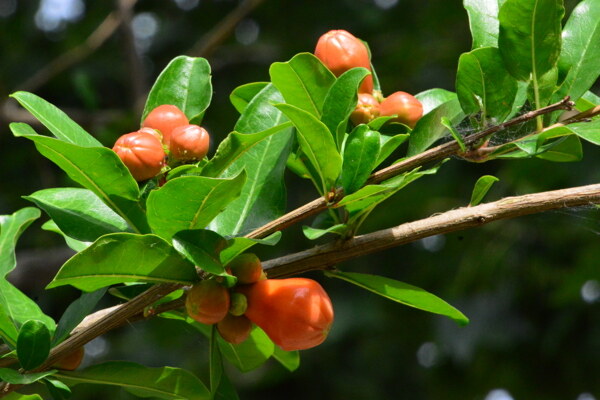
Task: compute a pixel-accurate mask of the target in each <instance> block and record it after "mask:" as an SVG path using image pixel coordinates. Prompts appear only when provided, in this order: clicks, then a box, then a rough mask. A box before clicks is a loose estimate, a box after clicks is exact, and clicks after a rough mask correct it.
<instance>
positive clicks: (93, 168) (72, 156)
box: [10, 123, 148, 232]
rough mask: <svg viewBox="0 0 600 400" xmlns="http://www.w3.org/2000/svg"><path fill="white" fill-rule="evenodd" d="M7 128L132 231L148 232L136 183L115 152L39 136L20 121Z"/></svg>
mask: <svg viewBox="0 0 600 400" xmlns="http://www.w3.org/2000/svg"><path fill="white" fill-rule="evenodd" d="M10 129H11V130H12V132H13V134H14V135H15V136H23V137H25V138H27V139H29V140H31V141H33V142H34V143H35V146H36V148H37V149H38V151H39V152H40V153H41V154H42V155H43V156H44V157H46V158H48V159H49V160H50V161H52V162H54V163H55V164H56V165H58V166H59V167H60V168H61V169H62V170H63V171H65V172H66V173H67V175H69V177H70V178H71V179H73V180H74V181H75V182H77V183H79V184H80V185H82V186H83V187H85V188H86V189H89V190H91V191H92V192H94V193H95V194H96V196H98V197H99V198H100V199H101V200H102V201H103V202H104V203H105V204H106V205H108V206H109V207H110V208H111V209H112V210H113V211H115V212H116V213H117V214H119V215H120V216H121V217H122V218H123V219H125V221H127V223H128V224H129V226H131V227H132V228H133V229H134V230H136V231H138V232H147V231H148V226H147V223H146V220H145V216H144V214H143V211H142V209H141V207H140V205H139V203H138V202H137V199H138V198H139V195H140V192H139V188H138V185H137V182H136V181H135V180H134V179H133V177H132V176H131V174H130V173H129V170H128V169H127V167H125V165H124V164H123V162H122V161H121V159H120V158H119V156H117V154H116V153H115V152H114V151H112V150H111V149H108V148H106V147H81V146H77V145H74V144H70V143H67V142H62V141H60V140H58V139H53V138H50V137H47V136H40V135H37V134H36V133H35V131H34V130H33V129H32V128H31V127H30V126H29V125H27V124H23V123H12V124H10Z"/></svg>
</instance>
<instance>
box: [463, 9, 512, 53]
mask: <svg viewBox="0 0 600 400" xmlns="http://www.w3.org/2000/svg"><path fill="white" fill-rule="evenodd" d="M503 2H504V0H463V5H464V7H465V9H466V10H467V14H468V15H469V27H470V28H471V36H472V37H473V46H472V48H473V49H477V48H479V47H488V46H494V47H496V46H498V10H499V8H500V5H502V3H503Z"/></svg>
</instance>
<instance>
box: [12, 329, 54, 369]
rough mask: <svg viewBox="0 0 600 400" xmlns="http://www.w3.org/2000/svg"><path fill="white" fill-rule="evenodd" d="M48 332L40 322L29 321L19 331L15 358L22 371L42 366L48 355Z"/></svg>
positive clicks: (49, 338) (49, 339)
mask: <svg viewBox="0 0 600 400" xmlns="http://www.w3.org/2000/svg"><path fill="white" fill-rule="evenodd" d="M50 341H51V337H50V331H49V330H48V327H46V324H44V323H43V322H42V321H38V320H35V319H30V320H28V321H26V322H25V323H24V324H23V325H22V326H21V329H20V330H19V336H18V337H17V356H18V357H19V363H21V367H23V369H24V370H26V371H29V370H32V369H34V368H37V367H39V366H40V365H42V363H43V362H44V361H46V358H48V354H50Z"/></svg>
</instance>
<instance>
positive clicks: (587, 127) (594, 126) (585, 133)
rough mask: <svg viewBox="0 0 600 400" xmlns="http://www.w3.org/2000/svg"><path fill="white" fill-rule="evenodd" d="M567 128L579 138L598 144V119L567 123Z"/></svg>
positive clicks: (599, 143) (599, 123) (599, 129)
mask: <svg viewBox="0 0 600 400" xmlns="http://www.w3.org/2000/svg"><path fill="white" fill-rule="evenodd" d="M567 128H568V129H569V130H570V131H571V132H574V133H575V134H576V135H577V136H579V137H580V138H582V139H584V140H587V141H588V142H590V143H593V144H595V145H597V146H600V119H595V120H593V121H590V122H577V123H575V124H569V125H568V126H567Z"/></svg>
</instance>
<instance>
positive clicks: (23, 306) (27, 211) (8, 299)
mask: <svg viewBox="0 0 600 400" xmlns="http://www.w3.org/2000/svg"><path fill="white" fill-rule="evenodd" d="M39 216H40V210H38V209H37V208H33V207H26V208H22V209H21V210H19V211H16V212H15V213H13V214H11V215H0V337H2V339H3V340H4V342H5V343H6V344H8V345H9V346H10V347H11V348H14V347H15V346H16V344H17V337H18V332H19V329H20V328H21V325H22V324H24V323H25V322H26V321H28V320H30V319H34V320H39V321H42V322H43V323H44V324H45V325H46V327H47V328H48V330H49V331H50V332H54V329H55V327H56V325H55V323H54V320H53V319H52V318H50V317H48V316H47V315H45V314H44V313H43V312H42V310H40V308H39V307H38V305H37V304H36V303H35V302H34V301H33V300H32V299H30V298H29V297H27V296H26V295H25V294H23V293H22V292H21V291H20V290H19V289H17V288H16V287H14V286H13V285H12V284H11V283H10V282H8V281H7V280H6V279H5V276H6V275H8V273H9V272H11V271H12V270H13V269H14V268H15V267H16V265H17V261H16V257H15V246H16V243H17V240H18V239H19V237H20V236H21V234H22V233H23V231H24V230H25V229H26V228H27V227H28V226H29V225H30V224H31V223H32V222H33V221H35V220H36V219H37V218H39Z"/></svg>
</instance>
